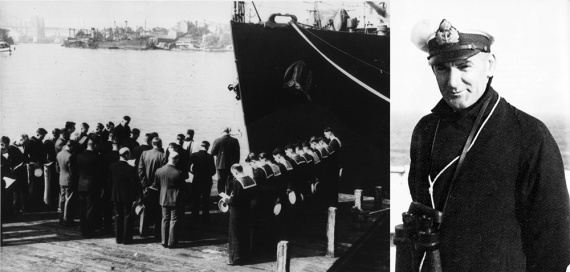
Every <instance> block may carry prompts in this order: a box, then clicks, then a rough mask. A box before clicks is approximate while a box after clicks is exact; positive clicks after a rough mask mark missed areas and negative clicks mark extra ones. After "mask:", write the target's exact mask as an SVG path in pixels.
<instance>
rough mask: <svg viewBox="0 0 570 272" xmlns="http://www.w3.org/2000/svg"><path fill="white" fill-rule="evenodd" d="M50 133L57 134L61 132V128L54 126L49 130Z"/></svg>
mask: <svg viewBox="0 0 570 272" xmlns="http://www.w3.org/2000/svg"><path fill="white" fill-rule="evenodd" d="M51 134H53V135H57V136H59V134H61V130H60V129H59V128H54V129H53V130H52V131H51Z"/></svg>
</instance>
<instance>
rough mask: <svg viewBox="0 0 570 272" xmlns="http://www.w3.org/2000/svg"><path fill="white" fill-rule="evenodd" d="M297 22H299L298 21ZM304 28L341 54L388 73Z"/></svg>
mask: <svg viewBox="0 0 570 272" xmlns="http://www.w3.org/2000/svg"><path fill="white" fill-rule="evenodd" d="M298 24H299V23H298ZM309 27H311V28H314V27H313V26H309ZM305 30H306V31H307V32H308V33H309V34H311V35H313V37H315V38H317V39H319V40H320V41H322V42H323V43H325V44H327V45H328V46H330V47H332V48H334V49H336V50H337V51H339V52H341V53H343V54H345V55H347V56H349V57H351V58H353V59H355V60H357V61H360V62H361V63H362V64H364V65H368V66H370V67H372V68H374V69H376V70H378V71H380V73H381V74H388V75H390V73H389V72H386V71H384V70H382V69H380V68H378V67H376V66H374V65H372V64H370V63H368V62H365V61H363V60H361V59H359V58H357V57H355V56H352V55H350V54H349V53H347V52H345V51H343V50H341V49H339V48H337V47H336V46H334V45H332V44H330V43H328V42H327V41H325V40H323V39H322V38H321V37H319V36H317V35H315V33H312V32H311V31H309V30H308V29H305Z"/></svg>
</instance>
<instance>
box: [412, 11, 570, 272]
mask: <svg viewBox="0 0 570 272" xmlns="http://www.w3.org/2000/svg"><path fill="white" fill-rule="evenodd" d="M432 30H433V31H430V32H429V33H422V32H421V31H414V32H413V34H412V40H413V41H414V43H415V44H416V46H417V47H418V48H420V49H421V50H423V51H425V52H426V53H427V59H428V63H429V65H430V66H431V69H432V71H433V73H434V76H435V79H436V80H437V83H438V86H439V91H440V93H441V95H442V99H441V100H440V101H439V103H438V104H437V105H435V107H434V108H433V109H432V112H431V113H430V114H428V115H426V116H424V117H423V118H422V119H421V120H420V121H419V122H418V124H417V125H416V127H415V129H414V132H413V135H412V142H411V152H410V156H411V165H410V173H409V187H410V193H411V195H412V199H413V200H414V201H416V202H421V203H423V204H424V205H426V206H428V207H431V208H434V209H436V210H439V211H442V212H443V213H444V218H443V223H441V225H440V226H439V232H440V233H439V235H440V241H441V244H440V251H441V264H442V267H443V271H565V269H566V267H567V266H568V264H569V263H570V207H569V204H570V201H569V198H568V190H567V188H566V182H565V177H564V168H563V164H562V158H561V155H560V151H559V148H558V145H557V144H556V142H555V141H554V139H553V137H552V135H551V134H550V132H549V131H548V129H547V127H546V126H545V125H544V124H543V123H542V122H541V121H539V120H537V119H536V118H534V117H532V116H530V115H528V114H527V113H524V112H522V111H521V110H519V109H517V108H515V107H514V106H512V105H510V104H509V103H508V102H507V101H506V100H505V99H504V98H502V97H501V95H500V93H499V92H497V91H495V89H493V87H492V86H491V80H492V78H493V75H494V71H495V64H496V58H495V56H494V54H493V53H492V51H491V46H492V44H493V41H494V39H493V36H491V35H490V34H488V33H486V32H482V31H476V32H475V31H473V32H468V31H464V29H462V28H460V27H457V28H456V27H455V26H454V25H453V24H452V23H451V22H449V21H447V20H443V21H441V23H440V24H439V26H437V25H436V26H434V27H433V29H432ZM529 53H530V52H529ZM536 91H540V90H536Z"/></svg>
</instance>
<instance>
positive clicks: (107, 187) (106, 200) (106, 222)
mask: <svg viewBox="0 0 570 272" xmlns="http://www.w3.org/2000/svg"><path fill="white" fill-rule="evenodd" d="M127 149H128V148H127ZM129 155H130V152H129ZM120 159H121V155H120V152H119V145H118V144H117V143H112V150H111V151H109V152H107V154H103V155H102V156H101V164H102V169H103V171H102V175H101V176H102V181H103V184H102V186H103V194H101V201H100V209H98V210H100V211H101V216H102V218H103V229H104V231H105V232H106V233H112V232H113V230H112V226H113V223H112V220H113V201H112V200H111V192H112V191H111V190H112V188H113V184H112V183H110V182H108V181H109V178H111V177H109V176H107V175H108V173H109V171H108V170H109V167H110V166H111V165H112V164H113V163H115V162H118V161H119V160H120ZM141 192H142V191H141ZM101 216H99V217H98V220H97V221H99V220H100V219H101Z"/></svg>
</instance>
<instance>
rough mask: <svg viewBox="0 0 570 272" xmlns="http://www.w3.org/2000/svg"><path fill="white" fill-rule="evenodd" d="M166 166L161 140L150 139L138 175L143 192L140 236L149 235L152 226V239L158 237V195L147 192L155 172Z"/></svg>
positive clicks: (153, 191) (159, 218)
mask: <svg viewBox="0 0 570 272" xmlns="http://www.w3.org/2000/svg"><path fill="white" fill-rule="evenodd" d="M165 164H166V157H165V155H164V150H163V149H162V140H161V139H160V138H158V137H155V138H153V139H152V149H151V150H147V151H144V152H143V153H142V155H141V158H140V161H139V167H138V174H139V178H140V180H141V185H142V188H143V190H144V195H143V204H144V206H145V209H144V210H143V212H142V213H141V219H140V232H141V236H147V235H149V233H148V232H149V227H150V226H151V225H152V226H153V234H154V238H155V239H158V238H159V237H160V225H161V213H160V205H159V202H158V201H159V199H158V194H157V192H156V191H155V190H148V187H150V186H152V184H153V182H154V175H155V173H156V170H158V169H159V168H160V167H162V166H163V165H165Z"/></svg>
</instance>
